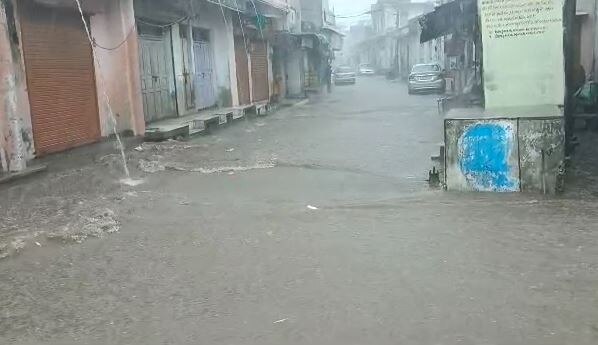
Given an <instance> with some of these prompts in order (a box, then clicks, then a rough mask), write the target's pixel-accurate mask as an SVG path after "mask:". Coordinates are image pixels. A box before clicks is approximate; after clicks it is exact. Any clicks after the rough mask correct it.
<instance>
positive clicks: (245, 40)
mask: <svg viewBox="0 0 598 345" xmlns="http://www.w3.org/2000/svg"><path fill="white" fill-rule="evenodd" d="M235 6H236V7H237V8H239V3H238V2H237V0H235ZM237 16H238V17H239V26H240V27H241V33H242V34H243V45H244V46H245V55H246V56H247V60H249V49H247V39H246V38H245V28H244V27H243V21H242V20H241V12H239V11H237Z"/></svg>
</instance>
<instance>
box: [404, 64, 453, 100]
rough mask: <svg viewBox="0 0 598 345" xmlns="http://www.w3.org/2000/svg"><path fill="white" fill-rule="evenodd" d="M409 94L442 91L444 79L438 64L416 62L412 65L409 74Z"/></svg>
mask: <svg viewBox="0 0 598 345" xmlns="http://www.w3.org/2000/svg"><path fill="white" fill-rule="evenodd" d="M408 87H409V94H410V95H411V94H414V93H416V92H423V91H434V92H437V93H444V91H445V89H446V80H445V79H444V71H443V70H442V67H441V66H440V65H439V64H435V63H431V64H418V65H415V66H413V68H412V69H411V73H410V74H409V83H408Z"/></svg>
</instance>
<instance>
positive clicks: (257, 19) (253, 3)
mask: <svg viewBox="0 0 598 345" xmlns="http://www.w3.org/2000/svg"><path fill="white" fill-rule="evenodd" d="M249 1H251V5H253V10H254V11H255V17H256V22H257V28H258V29H260V36H261V37H262V40H263V39H264V32H263V31H262V26H261V24H260V14H259V13H258V12H257V7H256V6H255V2H253V0H249Z"/></svg>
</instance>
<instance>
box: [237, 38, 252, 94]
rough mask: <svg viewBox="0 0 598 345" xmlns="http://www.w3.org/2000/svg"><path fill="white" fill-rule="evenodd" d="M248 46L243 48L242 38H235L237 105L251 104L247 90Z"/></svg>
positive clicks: (248, 90)
mask: <svg viewBox="0 0 598 345" xmlns="http://www.w3.org/2000/svg"><path fill="white" fill-rule="evenodd" d="M248 50H249V46H247V47H246V46H245V41H244V38H243V37H242V36H235V61H236V64H237V90H238V91H239V104H241V105H245V104H249V103H251V94H250V88H249V59H248V58H247V53H248Z"/></svg>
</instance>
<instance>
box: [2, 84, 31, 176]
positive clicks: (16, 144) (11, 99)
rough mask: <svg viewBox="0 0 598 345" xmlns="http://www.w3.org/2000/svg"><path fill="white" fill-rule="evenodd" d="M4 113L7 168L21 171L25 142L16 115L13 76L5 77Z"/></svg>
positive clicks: (23, 168)
mask: <svg viewBox="0 0 598 345" xmlns="http://www.w3.org/2000/svg"><path fill="white" fill-rule="evenodd" d="M5 97H6V98H5V102H6V103H5V104H6V114H7V115H8V131H9V134H8V140H9V144H8V145H9V146H10V147H11V150H10V151H11V154H10V157H9V163H8V168H9V170H10V171H11V172H17V171H23V170H25V168H26V167H27V165H26V160H25V155H24V152H25V149H24V148H25V144H24V143H23V136H22V134H21V130H22V125H21V119H19V117H18V116H17V95H16V92H15V78H14V76H12V75H11V76H10V77H8V78H7V87H6V96H5Z"/></svg>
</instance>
